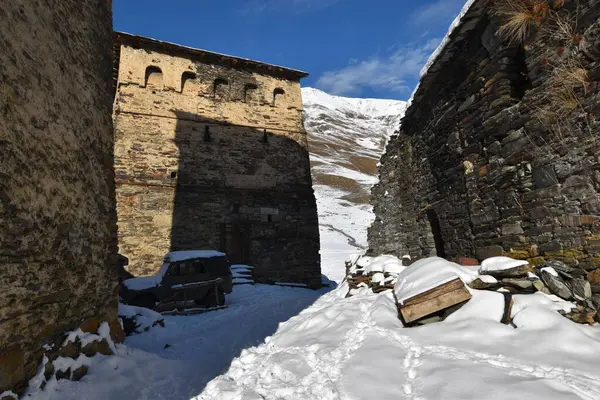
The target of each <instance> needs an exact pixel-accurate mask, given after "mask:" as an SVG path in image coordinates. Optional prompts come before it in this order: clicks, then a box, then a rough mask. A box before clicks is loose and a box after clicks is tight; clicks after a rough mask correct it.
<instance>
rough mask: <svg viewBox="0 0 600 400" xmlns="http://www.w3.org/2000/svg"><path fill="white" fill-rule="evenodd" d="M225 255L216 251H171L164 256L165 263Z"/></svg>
mask: <svg viewBox="0 0 600 400" xmlns="http://www.w3.org/2000/svg"><path fill="white" fill-rule="evenodd" d="M224 255H225V253H221V252H219V251H216V250H183V251H172V252H170V253H167V255H166V256H165V262H169V261H170V262H177V261H183V260H190V259H193V258H212V257H223V256H224Z"/></svg>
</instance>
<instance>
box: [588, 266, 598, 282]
mask: <svg viewBox="0 0 600 400" xmlns="http://www.w3.org/2000/svg"><path fill="white" fill-rule="evenodd" d="M587 280H588V281H590V283H591V284H592V285H596V286H600V269H596V270H594V271H592V272H589V273H588V274H587Z"/></svg>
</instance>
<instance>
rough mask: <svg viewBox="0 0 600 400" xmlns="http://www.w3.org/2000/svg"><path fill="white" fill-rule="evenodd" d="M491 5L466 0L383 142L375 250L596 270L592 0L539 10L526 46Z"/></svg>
mask: <svg viewBox="0 0 600 400" xmlns="http://www.w3.org/2000/svg"><path fill="white" fill-rule="evenodd" d="M515 1H516V2H519V1H521V0H515ZM534 3H536V2H523V4H524V6H525V7H527V6H528V5H534ZM563 3H564V5H563ZM499 4H500V5H501V2H496V1H486V0H478V1H475V3H474V4H473V5H472V6H471V8H470V9H469V11H468V12H467V14H466V15H465V16H464V17H463V18H462V21H461V23H460V25H459V26H458V28H456V29H455V30H454V31H453V33H452V34H451V35H450V38H449V42H448V44H447V45H446V46H445V48H444V50H443V51H442V52H441V54H440V55H439V56H438V57H437V58H436V60H435V62H434V64H433V65H432V67H431V68H430V70H429V72H428V73H427V74H426V76H425V77H424V78H423V80H422V82H421V85H420V87H419V88H418V90H417V91H416V93H415V96H414V100H413V102H412V105H411V106H410V107H409V109H408V110H407V112H406V116H405V117H404V119H403V121H402V125H401V128H400V130H399V132H398V134H397V136H395V137H394V138H392V139H391V140H390V142H389V145H388V146H387V151H386V153H385V155H383V157H382V159H381V168H380V170H379V174H380V182H379V184H377V185H376V186H375V187H374V188H373V190H372V194H373V198H372V203H373V205H374V209H375V214H376V220H375V222H374V223H373V225H372V226H371V227H370V229H369V244H370V247H371V250H372V251H373V252H376V253H392V254H396V255H398V256H402V255H404V254H410V255H411V256H413V257H423V256H430V255H435V254H436V253H437V255H439V256H445V257H448V258H454V257H456V256H470V257H476V258H478V259H480V260H481V259H484V258H487V257H490V256H496V255H508V256H511V257H515V258H520V259H529V260H530V261H531V262H532V263H534V264H539V263H541V262H543V261H544V259H549V258H553V259H559V260H562V261H564V262H566V263H568V264H571V265H580V266H583V267H586V268H588V269H594V268H597V267H598V266H600V194H599V193H600V162H599V161H600V159H599V154H600V152H599V150H600V149H599V148H598V145H599V144H600V143H599V142H598V139H599V134H600V124H599V123H598V115H599V112H600V94H599V90H598V87H599V85H598V80H599V79H600V51H599V50H598V49H600V20H599V17H600V2H598V1H597V0H589V1H578V2H575V1H567V2H562V1H561V2H554V1H549V2H541V1H539V2H537V3H536V4H537V9H536V8H534V9H532V10H530V12H532V13H534V15H533V17H534V18H533V19H532V20H535V21H541V22H540V23H539V24H536V25H533V26H531V27H530V28H531V29H530V34H529V36H528V37H526V38H523V39H524V40H522V41H514V40H512V41H510V40H508V39H507V38H506V37H504V36H502V34H501V32H502V30H501V29H500V28H501V27H502V25H503V24H504V23H505V22H506V21H503V20H502V18H501V17H502V14H501V13H498V12H495V10H497V7H498V5H499ZM505 4H506V2H505ZM511 4H512V3H511ZM535 13H538V14H537V15H535ZM509 14H510V12H509ZM561 24H562V25H561ZM559 25H561V26H562V27H563V28H565V27H566V29H562V30H561V29H559V28H560V26H559Z"/></svg>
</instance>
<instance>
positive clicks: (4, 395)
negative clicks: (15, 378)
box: [0, 390, 19, 400]
mask: <svg viewBox="0 0 600 400" xmlns="http://www.w3.org/2000/svg"><path fill="white" fill-rule="evenodd" d="M0 399H7V400H8V399H15V400H19V396H17V394H16V393H15V392H13V391H12V390H5V391H4V392H2V393H0Z"/></svg>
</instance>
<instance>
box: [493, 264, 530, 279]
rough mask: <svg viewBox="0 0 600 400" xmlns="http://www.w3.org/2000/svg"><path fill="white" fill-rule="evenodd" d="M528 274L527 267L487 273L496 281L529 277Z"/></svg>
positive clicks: (522, 266)
mask: <svg viewBox="0 0 600 400" xmlns="http://www.w3.org/2000/svg"><path fill="white" fill-rule="evenodd" d="M527 272H529V267H528V266H527V265H520V266H518V267H514V268H508V269H502V270H497V271H485V273H486V274H487V275H491V276H493V277H494V278H496V279H505V278H519V277H523V276H527Z"/></svg>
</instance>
